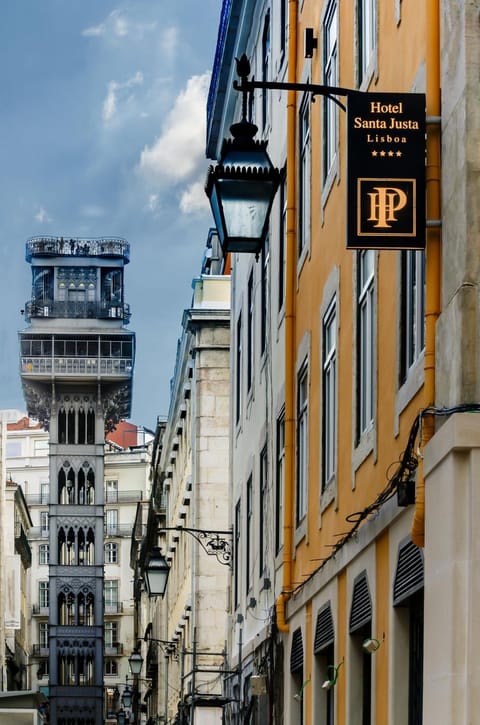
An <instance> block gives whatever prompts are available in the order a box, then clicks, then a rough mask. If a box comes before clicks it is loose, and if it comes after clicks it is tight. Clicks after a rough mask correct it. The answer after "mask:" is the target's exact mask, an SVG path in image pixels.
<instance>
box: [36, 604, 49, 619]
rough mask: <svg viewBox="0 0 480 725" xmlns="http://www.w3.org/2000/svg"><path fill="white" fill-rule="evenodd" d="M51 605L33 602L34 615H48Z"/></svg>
mask: <svg viewBox="0 0 480 725" xmlns="http://www.w3.org/2000/svg"><path fill="white" fill-rule="evenodd" d="M48 612H49V606H48V604H47V605H46V606H44V605H43V604H32V615H33V616H34V617H48Z"/></svg>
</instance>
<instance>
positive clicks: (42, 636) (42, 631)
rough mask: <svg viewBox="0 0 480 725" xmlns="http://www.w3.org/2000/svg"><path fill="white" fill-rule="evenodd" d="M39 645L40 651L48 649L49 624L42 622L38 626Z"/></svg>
mask: <svg viewBox="0 0 480 725" xmlns="http://www.w3.org/2000/svg"><path fill="white" fill-rule="evenodd" d="M38 644H39V645H40V649H47V647H48V622H40V624H39V625H38Z"/></svg>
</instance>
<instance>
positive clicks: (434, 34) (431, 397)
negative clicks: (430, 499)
mask: <svg viewBox="0 0 480 725" xmlns="http://www.w3.org/2000/svg"><path fill="white" fill-rule="evenodd" d="M426 9H427V18H426V21H427V22H426V25H427V28H426V32H427V219H428V220H429V224H427V248H426V262H425V264H426V266H425V277H426V304H425V363H424V371H425V382H424V400H425V406H426V407H428V406H431V405H434V404H435V333H436V330H435V326H436V322H437V319H438V316H439V315H440V304H441V303H440V284H441V276H440V275H441V246H440V244H441V221H440V220H441V184H440V171H441V167H440V151H441V124H440V114H441V101H440V9H439V0H427V3H426ZM433 433H434V420H433V416H428V418H427V419H426V420H425V424H424V428H423V436H422V438H423V443H424V444H425V443H427V442H428V441H429V440H430V438H431V437H432V436H433ZM415 498H416V502H415V514H414V517H413V522H412V528H411V536H412V541H413V543H414V544H416V546H419V547H423V546H424V545H425V479H424V478H423V473H422V472H421V470H420V469H419V476H418V480H417V490H416V497H415Z"/></svg>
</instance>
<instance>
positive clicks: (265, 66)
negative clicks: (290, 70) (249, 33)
mask: <svg viewBox="0 0 480 725" xmlns="http://www.w3.org/2000/svg"><path fill="white" fill-rule="evenodd" d="M269 67H270V13H267V14H266V15H265V22H264V24H263V36H262V81H268V80H269ZM267 109H268V91H267V90H266V89H264V90H263V91H262V128H263V129H264V130H265V128H266V125H267V115H268V114H267Z"/></svg>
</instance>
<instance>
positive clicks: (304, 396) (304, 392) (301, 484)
mask: <svg viewBox="0 0 480 725" xmlns="http://www.w3.org/2000/svg"><path fill="white" fill-rule="evenodd" d="M307 456H308V369H307V365H306V364H305V365H304V366H303V367H302V368H301V370H300V373H299V375H298V381H297V488H296V519H297V524H299V523H300V522H301V521H302V519H303V518H304V516H305V514H306V513H307V470H308V458H307Z"/></svg>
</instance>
